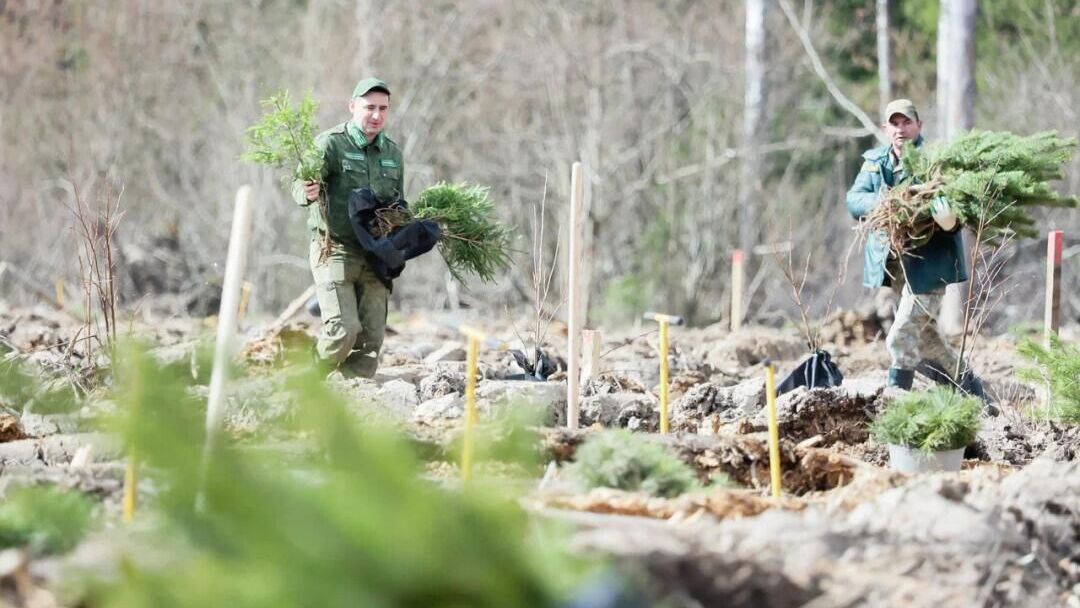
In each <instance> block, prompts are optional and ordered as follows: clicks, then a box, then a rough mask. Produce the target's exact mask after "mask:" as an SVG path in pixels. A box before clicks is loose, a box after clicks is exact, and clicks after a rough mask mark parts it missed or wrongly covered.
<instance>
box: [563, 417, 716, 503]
mask: <svg viewBox="0 0 1080 608" xmlns="http://www.w3.org/2000/svg"><path fill="white" fill-rule="evenodd" d="M567 473H568V474H569V475H570V476H571V477H574V478H576V479H578V480H580V481H582V482H583V483H584V484H585V485H586V486H587V487H590V488H615V489H618V490H629V491H635V492H645V493H647V494H652V495H654V496H662V497H665V498H671V497H674V496H678V495H679V494H682V493H684V492H688V491H690V490H692V489H694V488H696V487H697V480H696V478H695V477H694V471H692V470H691V469H690V467H688V466H687V465H686V464H685V463H683V461H681V460H679V459H678V458H676V457H675V456H673V455H672V454H670V453H669V452H668V451H667V449H666V448H665V447H664V446H663V445H661V444H659V443H656V442H655V441H652V440H650V439H648V438H647V437H645V436H643V435H641V434H635V433H632V432H630V431H627V430H624V429H618V430H608V431H602V432H599V433H596V434H593V435H591V436H590V437H589V438H588V439H587V440H586V441H585V444H584V445H582V446H581V447H580V448H579V449H578V451H577V453H576V454H575V458H574V463H573V464H571V465H570V466H569V467H567Z"/></svg>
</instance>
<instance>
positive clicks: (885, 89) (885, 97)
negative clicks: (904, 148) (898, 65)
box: [877, 0, 893, 113]
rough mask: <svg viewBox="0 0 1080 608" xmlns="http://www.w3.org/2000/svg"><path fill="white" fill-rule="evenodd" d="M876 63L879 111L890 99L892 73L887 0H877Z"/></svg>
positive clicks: (882, 109)
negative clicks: (879, 100) (879, 101)
mask: <svg viewBox="0 0 1080 608" xmlns="http://www.w3.org/2000/svg"><path fill="white" fill-rule="evenodd" d="M877 61H878V63H877V65H878V93H879V97H880V98H881V113H884V112H885V106H886V105H887V104H888V103H889V101H890V100H892V96H893V93H892V74H891V68H890V64H889V0H877Z"/></svg>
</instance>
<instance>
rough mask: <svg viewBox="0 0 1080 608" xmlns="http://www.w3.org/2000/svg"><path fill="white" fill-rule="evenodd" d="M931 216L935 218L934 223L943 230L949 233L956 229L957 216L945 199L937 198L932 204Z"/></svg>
mask: <svg viewBox="0 0 1080 608" xmlns="http://www.w3.org/2000/svg"><path fill="white" fill-rule="evenodd" d="M930 215H932V216H933V217H934V221H935V222H937V225H938V226H941V229H942V230H945V231H949V230H952V229H953V228H955V227H956V214H954V213H953V211H952V208H951V207H949V202H948V201H946V200H945V199H944V198H943V197H940V196H939V197H937V198H935V199H934V202H933V203H931V204H930Z"/></svg>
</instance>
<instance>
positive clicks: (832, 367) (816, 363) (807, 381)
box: [776, 349, 844, 395]
mask: <svg viewBox="0 0 1080 608" xmlns="http://www.w3.org/2000/svg"><path fill="white" fill-rule="evenodd" d="M843 381H844V374H841V373H840V368H839V367H837V366H836V364H835V363H833V361H832V355H830V354H829V352H828V351H825V350H820V349H819V350H815V351H814V352H813V354H811V355H810V358H809V359H807V360H805V361H803V362H802V363H800V364H799V367H796V368H795V371H793V372H791V373H790V374H788V377H787V378H784V381H783V382H781V383H780V386H779V387H777V389H776V394H777V395H783V394H784V393H786V392H789V391H793V390H795V389H796V388H798V387H800V386H805V387H807V388H823V387H824V388H827V387H833V386H840V383H841V382H843Z"/></svg>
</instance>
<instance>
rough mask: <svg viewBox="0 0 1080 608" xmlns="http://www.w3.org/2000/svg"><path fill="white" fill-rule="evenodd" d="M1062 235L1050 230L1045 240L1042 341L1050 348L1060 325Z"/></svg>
mask: <svg viewBox="0 0 1080 608" xmlns="http://www.w3.org/2000/svg"><path fill="white" fill-rule="evenodd" d="M1063 238H1064V237H1063V233H1062V231H1061V230H1051V231H1050V235H1049V238H1048V239H1047V240H1046V313H1045V315H1044V320H1043V340H1044V342H1045V344H1046V346H1047V347H1049V346H1050V335H1051V334H1056V333H1057V331H1058V327H1059V324H1060V323H1061V251H1062V245H1063V243H1062V241H1063Z"/></svg>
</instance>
